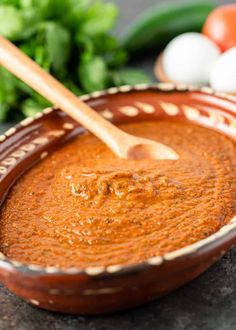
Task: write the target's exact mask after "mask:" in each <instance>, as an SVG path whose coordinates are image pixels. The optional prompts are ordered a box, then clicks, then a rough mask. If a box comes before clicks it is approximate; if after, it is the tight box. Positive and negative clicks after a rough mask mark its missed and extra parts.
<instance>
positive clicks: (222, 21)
mask: <svg viewBox="0 0 236 330" xmlns="http://www.w3.org/2000/svg"><path fill="white" fill-rule="evenodd" d="M202 32H203V34H205V35H206V36H207V37H209V38H210V39H211V40H213V41H214V42H215V43H216V44H217V45H218V46H219V47H220V48H221V50H222V51H226V50H227V49H229V48H232V47H235V46H236V4H229V5H224V6H220V7H218V8H216V9H214V10H213V11H212V12H211V14H210V15H209V16H208V17H207V19H206V22H205V24H204V26H203V31H202Z"/></svg>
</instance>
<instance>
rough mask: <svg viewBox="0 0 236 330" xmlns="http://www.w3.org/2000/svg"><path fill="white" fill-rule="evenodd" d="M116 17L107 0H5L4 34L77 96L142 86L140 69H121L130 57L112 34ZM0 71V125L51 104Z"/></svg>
mask: <svg viewBox="0 0 236 330" xmlns="http://www.w3.org/2000/svg"><path fill="white" fill-rule="evenodd" d="M117 15H118V10H117V7H116V6H115V5H114V4H113V3H108V2H104V1H103V0H96V1H92V0H1V2H0V34H1V35H3V36H5V37H6V38H8V39H9V40H11V41H13V42H14V43H15V44H16V45H17V46H18V47H19V48H20V49H21V50H23V51H24V52H25V53H26V54H27V55H28V56H30V57H31V58H32V59H33V60H35V61H36V62H37V63H38V64H39V65H40V66H41V67H43V68H44V69H45V70H46V71H48V72H50V73H51V74H52V75H54V76H55V77H56V78H57V79H59V80H60V81H61V82H62V83H63V84H64V85H66V86H67V87H68V88H69V89H70V90H72V91H73V92H74V93H75V94H77V95H82V94H84V93H88V92H93V91H96V90H102V89H105V88H107V87H111V86H114V85H122V84H129V83H139V82H140V83H142V82H146V81H147V77H146V76H145V75H144V74H143V73H142V72H140V71H136V70H132V69H122V68H123V67H124V65H125V64H126V62H127V53H126V52H125V51H124V50H123V49H121V47H120V45H119V42H118V40H117V39H116V38H115V37H114V36H112V34H111V33H110V31H111V29H112V28H113V26H114V23H115V21H116V18H117ZM48 105H49V104H48V103H47V101H46V100H45V99H43V98H42V97H41V96H39V95H38V94H37V93H35V92H34V91H33V90H32V89H30V88H29V87H28V86H26V85H25V84H24V83H22V82H21V81H19V80H18V79H17V78H15V77H14V76H13V75H12V74H10V73H9V72H8V71H6V70H5V69H4V68H2V67H0V121H6V120H18V119H20V118H21V117H23V116H30V115H34V114H35V113H36V112H37V111H40V110H42V108H44V107H46V106H48Z"/></svg>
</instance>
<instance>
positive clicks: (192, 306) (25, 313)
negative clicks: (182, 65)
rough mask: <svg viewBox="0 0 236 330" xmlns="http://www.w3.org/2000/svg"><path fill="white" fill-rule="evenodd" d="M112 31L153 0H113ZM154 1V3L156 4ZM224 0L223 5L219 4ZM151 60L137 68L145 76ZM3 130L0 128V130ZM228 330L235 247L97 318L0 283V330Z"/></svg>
mask: <svg viewBox="0 0 236 330" xmlns="http://www.w3.org/2000/svg"><path fill="white" fill-rule="evenodd" d="M115 2H116V3H117V4H118V5H119V6H120V8H121V20H120V23H119V26H118V27H117V30H116V31H117V33H122V28H123V27H124V26H126V25H127V24H129V22H130V21H131V20H132V19H133V18H134V17H135V16H137V15H138V14H139V13H140V12H142V10H143V9H144V8H146V7H148V6H149V5H151V4H154V3H157V2H158V1H155V0H115ZM159 2H160V0H159ZM219 2H221V3H222V2H227V1H219ZM152 62H153V61H152V59H148V60H144V61H142V62H141V65H142V66H144V67H145V68H146V70H147V71H149V72H150V68H151V67H152ZM4 128H5V127H3V126H2V127H0V129H1V130H3V129H4ZM10 329H17V330H44V329H47V330H53V329H58V330H60V329H63V330H64V329H66V330H67V329H68V330H74V329H80V330H107V329H114V330H116V329H117V330H118V329H119V330H120V329H122V330H139V329H142V330H152V329H158V330H169V329H170V330H184V329H186V330H198V329H202V330H213V329H214V330H231V329H232V330H233V329H236V249H234V250H232V251H231V252H229V253H227V255H226V256H225V257H223V259H222V260H221V261H219V262H218V263H217V264H215V265H214V266H213V267H211V268H210V269H209V270H208V271H207V272H206V273H205V274H203V275H202V276H200V277H199V278H197V279H196V280H194V281H192V282H191V283H189V284H188V285H186V286H184V287H182V288H180V289H178V290H177V291H175V292H174V293H172V294H170V295H168V296H166V297H164V298H162V299H159V300H157V301H155V302H153V303H150V304H148V305H145V306H142V307H139V308H136V309H133V310H130V311H125V312H122V313H116V314H113V315H109V316H102V317H79V316H70V315H62V314H55V313H49V312H46V311H43V310H39V309H36V308H34V307H31V306H29V305H28V304H27V303H25V302H24V301H22V300H21V299H19V298H18V297H16V296H15V295H13V294H12V293H10V292H9V291H8V290H7V289H5V288H4V287H3V286H1V285H0V330H10Z"/></svg>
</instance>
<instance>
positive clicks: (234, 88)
mask: <svg viewBox="0 0 236 330" xmlns="http://www.w3.org/2000/svg"><path fill="white" fill-rule="evenodd" d="M210 84H211V87H212V88H213V89H215V90H216V91H220V92H228V93H236V47H234V48H231V49H229V50H227V52H225V53H224V54H223V55H221V56H220V57H219V59H218V60H217V61H216V63H215V65H214V66H213V68H212V72H211V77H210Z"/></svg>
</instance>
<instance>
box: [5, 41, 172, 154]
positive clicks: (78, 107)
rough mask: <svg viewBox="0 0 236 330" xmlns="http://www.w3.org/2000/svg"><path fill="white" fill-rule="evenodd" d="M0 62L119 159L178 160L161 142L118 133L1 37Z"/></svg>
mask: <svg viewBox="0 0 236 330" xmlns="http://www.w3.org/2000/svg"><path fill="white" fill-rule="evenodd" d="M58 56H60V54H58ZM0 63H1V64H2V65H3V66H4V67H5V68H6V69H8V70H9V71H10V72H11V73H13V74H14V75H15V76H17V77H18V78H20V79H21V80H22V81H24V82H25V83H26V84H27V85H29V86H30V87H31V88H33V89H34V90H35V91H37V92H38V93H39V94H41V95H42V96H44V97H45V98H46V99H47V100H48V101H50V102H52V103H53V104H55V105H56V106H58V107H59V108H60V109H62V110H63V111H64V112H66V113H67V114H68V115H69V116H71V117H72V118H73V119H75V120H76V121H77V122H79V123H81V124H82V125H83V126H84V127H86V128H87V129H88V130H89V131H90V132H92V133H93V134H94V135H96V136H97V137H98V138H99V139H100V140H102V141H103V142H104V143H105V144H106V145H107V146H108V147H109V148H110V149H111V150H112V151H113V152H114V153H115V154H116V155H117V156H118V157H120V158H125V159H142V158H152V159H173V160H174V159H178V155H177V154H176V152H175V151H174V150H172V149H171V148H169V147H167V146H165V145H164V144H162V143H158V142H154V141H151V140H148V139H143V138H139V137H135V136H132V135H130V134H127V133H125V132H123V131H121V130H120V129H119V128H117V127H116V126H114V125H113V124H111V123H110V122H109V121H107V120H106V119H104V118H103V117H102V116H100V115H99V114H98V113H96V112H95V111H94V110H93V109H91V108H90V107H89V106H88V105H87V104H86V103H84V102H82V101H81V100H80V99H79V98H78V97H77V96H76V95H74V94H73V93H72V92H70V91H69V90H68V89H67V88H66V87H64V86H63V85H62V84H61V83H60V82H59V81H57V80H56V79H55V78H53V77H52V76H51V75H50V74H48V73H47V72H46V71H44V70H43V69H41V68H40V67H39V66H38V65H37V64H36V63H35V62H34V61H32V60H31V59H30V58H29V57H28V56H26V55H25V54H24V53H23V52H22V51H20V50H19V49H18V48H17V47H16V46H14V45H13V44H12V43H11V42H10V41H8V40H6V39H5V38H3V37H1V36H0ZM95 74H96V73H95Z"/></svg>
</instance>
